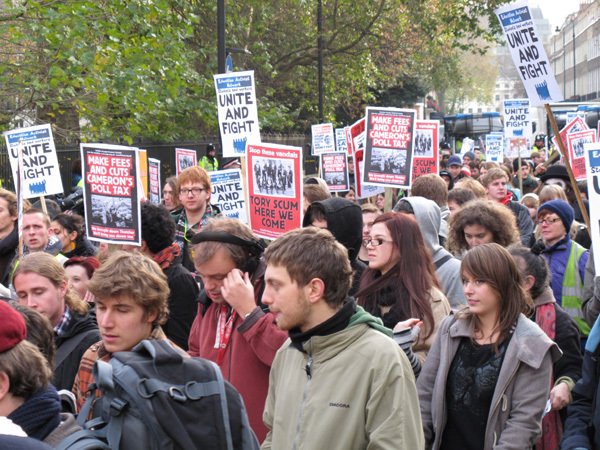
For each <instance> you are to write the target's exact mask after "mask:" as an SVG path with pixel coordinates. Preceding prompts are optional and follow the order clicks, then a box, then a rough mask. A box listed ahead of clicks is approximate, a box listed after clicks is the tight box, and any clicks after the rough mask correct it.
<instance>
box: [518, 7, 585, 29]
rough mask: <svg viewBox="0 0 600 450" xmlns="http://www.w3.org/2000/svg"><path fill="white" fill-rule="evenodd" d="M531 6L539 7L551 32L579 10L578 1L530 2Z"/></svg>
mask: <svg viewBox="0 0 600 450" xmlns="http://www.w3.org/2000/svg"><path fill="white" fill-rule="evenodd" d="M529 4H530V5H531V6H539V7H540V8H541V9H542V12H543V14H544V17H545V18H546V19H548V20H550V24H551V25H552V31H554V30H555V29H556V27H560V26H561V25H562V24H563V22H564V20H565V17H567V16H568V15H569V14H571V13H572V12H575V11H577V10H578V9H579V0H530V2H529Z"/></svg>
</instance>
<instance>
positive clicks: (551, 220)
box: [537, 217, 560, 226]
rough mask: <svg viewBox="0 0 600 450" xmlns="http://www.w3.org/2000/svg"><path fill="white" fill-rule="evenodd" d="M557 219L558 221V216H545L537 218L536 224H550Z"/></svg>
mask: <svg viewBox="0 0 600 450" xmlns="http://www.w3.org/2000/svg"><path fill="white" fill-rule="evenodd" d="M558 221H560V218H559V217H546V218H545V219H542V220H538V221H537V224H538V225H542V224H543V223H545V224H546V225H548V226H550V225H554V224H555V223H556V222H558Z"/></svg>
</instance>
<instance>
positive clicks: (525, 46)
mask: <svg viewBox="0 0 600 450" xmlns="http://www.w3.org/2000/svg"><path fill="white" fill-rule="evenodd" d="M494 12H495V13H496V15H497V16H498V19H499V20H500V25H501V26H502V29H503V30H504V35H505V37H506V41H507V45H508V48H509V50H510V55H511V56H512V59H513V61H514V63H515V66H516V68H517V72H518V73H519V76H520V77H521V80H522V81H523V85H524V86H525V90H526V91H527V97H529V100H531V106H540V105H543V104H545V103H551V102H560V101H562V100H563V96H562V94H561V92H560V88H559V87H558V83H557V82H556V78H554V74H553V73H552V68H551V66H550V62H549V61H548V56H546V51H545V50H544V46H543V44H542V40H541V39H540V35H539V34H538V32H537V29H536V27H535V24H534V22H533V16H532V15H531V10H530V9H529V5H528V3H527V2H526V1H524V2H517V3H512V4H510V5H508V6H504V7H502V8H498V9H496V10H495V11H494Z"/></svg>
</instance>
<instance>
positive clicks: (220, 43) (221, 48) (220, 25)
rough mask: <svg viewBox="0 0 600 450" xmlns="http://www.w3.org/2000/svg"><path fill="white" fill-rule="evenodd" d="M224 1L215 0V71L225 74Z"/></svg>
mask: <svg viewBox="0 0 600 450" xmlns="http://www.w3.org/2000/svg"><path fill="white" fill-rule="evenodd" d="M225 53H226V50H225V0H217V70H218V72H219V73H225V59H226V58H227V55H226V54H225Z"/></svg>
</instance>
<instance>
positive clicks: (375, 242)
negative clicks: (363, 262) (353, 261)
mask: <svg viewBox="0 0 600 450" xmlns="http://www.w3.org/2000/svg"><path fill="white" fill-rule="evenodd" d="M391 243H392V241H384V240H383V239H365V240H364V241H362V245H363V247H366V246H367V245H371V246H373V247H379V246H380V245H383V244H391Z"/></svg>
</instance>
